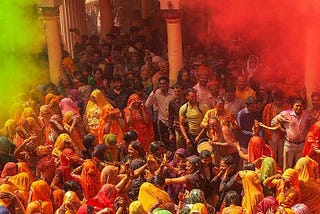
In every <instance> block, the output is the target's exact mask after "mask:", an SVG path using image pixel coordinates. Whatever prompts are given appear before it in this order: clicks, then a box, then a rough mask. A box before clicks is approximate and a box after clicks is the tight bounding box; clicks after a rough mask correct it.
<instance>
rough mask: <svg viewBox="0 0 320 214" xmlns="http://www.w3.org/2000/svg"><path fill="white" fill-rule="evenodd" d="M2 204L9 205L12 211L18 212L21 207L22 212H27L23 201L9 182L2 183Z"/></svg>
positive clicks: (0, 197)
mask: <svg viewBox="0 0 320 214" xmlns="http://www.w3.org/2000/svg"><path fill="white" fill-rule="evenodd" d="M0 206H5V207H7V208H8V210H9V211H10V213H16V211H17V209H19V210H20V212H21V213H25V207H24V205H23V203H22V202H21V200H20V198H19V197H18V196H17V195H16V194H15V193H14V188H13V187H12V186H11V185H9V184H2V185H0ZM18 212H19V211H18Z"/></svg>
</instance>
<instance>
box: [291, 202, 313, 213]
mask: <svg viewBox="0 0 320 214" xmlns="http://www.w3.org/2000/svg"><path fill="white" fill-rule="evenodd" d="M291 210H292V211H293V212H294V213H295V214H309V209H308V207H307V205H305V204H295V205H293V206H292V207H291Z"/></svg>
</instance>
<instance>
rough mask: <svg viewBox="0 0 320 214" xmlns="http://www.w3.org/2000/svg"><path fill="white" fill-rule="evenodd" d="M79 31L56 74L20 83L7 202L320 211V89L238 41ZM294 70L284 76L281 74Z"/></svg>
mask: <svg viewBox="0 0 320 214" xmlns="http://www.w3.org/2000/svg"><path fill="white" fill-rule="evenodd" d="M164 44H165V42H164V41H163V40H162V37H161V34H160V32H159V31H158V30H152V31H151V30H150V29H149V30H148V29H147V28H144V29H139V28H137V27H132V28H131V29H130V34H129V35H128V36H126V37H125V36H122V35H121V33H120V31H119V30H118V29H117V28H113V30H112V33H111V34H107V35H106V36H105V37H104V38H99V37H98V36H95V35H94V36H90V37H88V36H82V37H81V40H79V42H78V43H76V44H75V46H74V57H73V58H72V57H71V56H70V55H69V54H68V53H67V52H64V53H63V59H62V68H61V75H60V79H59V84H57V85H55V84H53V83H47V84H43V85H40V86H37V87H35V88H34V89H32V90H31V91H30V92H28V93H25V94H20V95H17V96H16V97H15V98H14V99H15V103H14V104H13V105H12V107H11V110H10V115H9V117H10V119H8V120H7V121H6V122H5V124H4V126H3V128H2V129H1V137H0V170H1V178H0V184H1V185H0V205H1V206H0V213H12V214H14V213H28V214H31V213H44V214H50V213H56V214H62V213H68V214H73V213H79V214H82V213H91V214H93V213H97V214H98V213H100V214H102V213H111V214H112V213H117V214H126V213H129V214H147V213H152V214H167V213H168V214H170V213H172V214H189V213H198V214H207V213H208V214H213V213H222V214H229V213H230V214H231V213H239V214H240V213H247V214H256V213H259V214H262V213H268V214H270V213H280V214H283V213H298V214H302V213H303V214H305V213H320V211H319V210H320V185H319V182H320V180H319V172H320V168H319V161H320V158H319V157H320V156H319V154H320V144H319V139H320V117H319V115H320V93H319V92H314V93H312V95H311V102H312V103H311V105H310V106H311V107H310V108H306V101H307V97H306V96H305V93H304V88H303V87H301V86H300V85H299V84H296V83H295V82H293V81H291V80H292V78H290V77H291V76H290V75H288V76H285V75H284V74H283V73H282V75H281V77H280V76H279V77H277V78H271V77H270V76H269V75H267V74H268V73H270V69H271V70H272V68H271V67H268V66H267V65H264V64H263V63H262V59H260V58H259V57H258V56H256V55H254V51H250V50H248V49H246V48H245V47H243V45H244V44H241V42H240V41H238V40H235V41H233V42H232V45H230V47H228V48H223V47H219V45H218V44H216V46H215V47H212V50H211V49H210V50H208V51H207V50H206V51H203V49H199V48H196V46H193V45H191V44H189V45H185V46H184V63H185V66H184V67H183V68H182V69H181V70H180V71H179V73H178V78H177V80H176V82H175V83H174V84H173V83H170V81H169V78H168V74H169V64H168V59H167V56H166V54H167V51H166V48H165V45H164ZM284 79H286V82H285V84H284V83H283V82H284V81H283V80H284Z"/></svg>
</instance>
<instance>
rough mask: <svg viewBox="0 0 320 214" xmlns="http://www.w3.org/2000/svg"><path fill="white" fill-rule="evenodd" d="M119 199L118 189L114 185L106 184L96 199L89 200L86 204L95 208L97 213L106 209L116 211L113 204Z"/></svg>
mask: <svg viewBox="0 0 320 214" xmlns="http://www.w3.org/2000/svg"><path fill="white" fill-rule="evenodd" d="M117 197H118V191H117V189H116V187H115V186H114V185H112V184H105V185H103V186H102V187H101V189H100V190H99V192H98V194H97V195H96V196H95V197H94V198H92V199H89V200H88V201H87V202H86V204H88V205H90V206H94V207H95V210H96V211H100V210H101V209H103V208H106V207H108V208H110V209H114V207H113V203H114V201H115V199H116V198H117ZM113 213H114V212H113Z"/></svg>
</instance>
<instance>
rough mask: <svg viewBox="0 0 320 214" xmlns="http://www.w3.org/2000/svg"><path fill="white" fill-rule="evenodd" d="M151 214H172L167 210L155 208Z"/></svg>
mask: <svg viewBox="0 0 320 214" xmlns="http://www.w3.org/2000/svg"><path fill="white" fill-rule="evenodd" d="M152 214H172V213H171V212H170V211H168V210H163V209H161V208H157V209H155V210H153V211H152Z"/></svg>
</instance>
